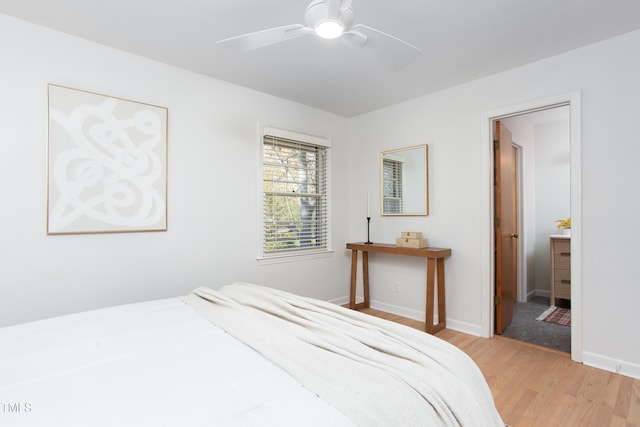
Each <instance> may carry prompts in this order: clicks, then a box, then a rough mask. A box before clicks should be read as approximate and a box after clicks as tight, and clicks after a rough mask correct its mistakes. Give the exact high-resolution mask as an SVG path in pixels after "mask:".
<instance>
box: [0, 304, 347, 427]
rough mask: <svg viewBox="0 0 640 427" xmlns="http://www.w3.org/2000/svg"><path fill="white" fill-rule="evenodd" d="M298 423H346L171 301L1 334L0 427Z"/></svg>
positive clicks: (71, 317)
mask: <svg viewBox="0 0 640 427" xmlns="http://www.w3.org/2000/svg"><path fill="white" fill-rule="evenodd" d="M301 420H304V421H303V422H301ZM301 425H304V426H323V427H324V426H353V423H352V422H351V421H350V420H349V419H348V418H347V417H346V416H345V415H343V414H342V413H341V412H339V411H338V410H336V409H335V408H334V407H333V406H331V405H329V404H328V403H326V402H324V401H323V400H321V399H320V398H318V397H317V396H316V395H315V394H314V393H312V392H310V391H309V390H307V389H305V388H304V387H302V386H301V385H300V384H299V383H298V382H297V381H295V380H294V379H293V378H292V377H290V376H289V375H288V374H287V373H285V372H284V371H282V370H281V369H280V368H278V367H276V366H275V365H273V364H272V363H270V362H268V361H267V360H266V359H264V358H263V357H262V356H260V355H259V354H257V353H256V352H255V351H254V350H252V349H250V348H249V347H247V346H246V345H244V344H242V343H240V342H239V341H237V340H236V339H234V338H232V337H231V336H229V335H228V334H227V333H226V332H224V331H222V330H221V329H219V328H217V327H215V326H213V325H212V324H211V323H210V322H209V321H207V320H205V319H204V318H203V317H202V316H200V315H199V314H198V313H196V312H195V311H194V310H193V309H192V308H191V307H190V306H188V305H186V304H185V303H183V302H182V301H181V299H179V298H175V299H167V300H159V301H151V302H145V303H140V304H130V305H124V306H118V307H111V308H107V309H101V310H95V311H90V312H85V313H79V314H75V315H69V316H64V317H59V318H54V319H48V320H44V321H38V322H32V323H27V324H23V325H18V326H11V327H6V328H2V329H0V426H38V427H39V426H61V427H73V426H82V427H86V426H136V427H142V426H155V427H159V426H296V427H298V426H301Z"/></svg>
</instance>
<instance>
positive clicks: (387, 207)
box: [382, 158, 403, 213]
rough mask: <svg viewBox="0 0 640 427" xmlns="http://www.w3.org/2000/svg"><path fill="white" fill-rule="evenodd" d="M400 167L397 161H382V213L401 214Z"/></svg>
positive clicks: (399, 162) (401, 165) (400, 164)
mask: <svg viewBox="0 0 640 427" xmlns="http://www.w3.org/2000/svg"><path fill="white" fill-rule="evenodd" d="M402 167H403V164H402V162H401V161H399V160H393V159H388V158H385V159H384V160H383V161H382V173H383V174H384V179H383V180H382V182H383V183H384V188H383V204H384V206H383V210H382V211H383V212H385V213H402V212H403V207H402V205H403V191H402Z"/></svg>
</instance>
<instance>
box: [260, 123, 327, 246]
mask: <svg viewBox="0 0 640 427" xmlns="http://www.w3.org/2000/svg"><path fill="white" fill-rule="evenodd" d="M262 162H263V164H262V171H263V196H264V199H263V242H262V243H263V247H262V252H263V256H265V257H269V256H281V255H286V254H299V253H303V252H308V251H321V250H327V248H328V246H327V238H328V227H327V222H328V221H327V147H325V146H322V145H315V144H310V143H306V142H300V141H295V140H291V139H286V138H281V137H275V136H271V135H265V136H264V137H263V157H262Z"/></svg>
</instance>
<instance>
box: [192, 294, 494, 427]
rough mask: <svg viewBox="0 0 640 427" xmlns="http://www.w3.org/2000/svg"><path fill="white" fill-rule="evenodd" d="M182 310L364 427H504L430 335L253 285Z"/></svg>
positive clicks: (474, 377) (468, 370)
mask: <svg viewBox="0 0 640 427" xmlns="http://www.w3.org/2000/svg"><path fill="white" fill-rule="evenodd" d="M185 301H186V302H187V303H188V304H190V305H191V306H193V307H194V308H195V309H196V310H197V311H198V312H200V313H201V314H202V315H203V316H205V317H206V318H207V319H209V320H210V321H211V322H212V323H213V324H215V325H217V326H218V327H220V328H222V329H224V330H226V331H227V332H228V333H229V334H231V335H232V336H234V337H235V338H237V339H238V340H240V341H242V342H244V343H246V344H247V345H249V346H250V347H252V348H253V349H255V350H256V351H257V352H259V353H260V354H262V355H263V356H264V357H265V358H267V359H268V360H270V361H271V362H272V363H274V364H276V365H278V366H280V367H281V368H282V369H284V370H285V371H287V372H288V373H289V374H290V375H292V376H293V377H294V378H296V379H297V380H298V381H299V382H300V383H301V384H303V385H304V386H305V387H306V388H308V389H310V390H312V391H313V392H315V393H316V394H318V395H319V396H320V397H321V398H322V399H324V400H325V401H327V402H329V403H330V404H332V405H333V406H335V407H336V408H338V409H339V410H341V411H342V412H343V413H345V414H346V415H347V416H349V417H350V418H351V419H352V420H353V421H354V422H355V423H356V424H357V425H360V426H384V427H390V426H460V425H462V426H474V427H479V426H504V424H503V423H502V421H501V419H500V416H499V415H498V413H497V411H496V409H495V405H494V402H493V398H492V396H491V392H490V390H489V387H488V386H487V383H486V381H485V380H484V378H483V376H482V373H481V372H480V370H479V369H478V367H477V366H476V365H475V363H474V362H473V361H472V360H471V359H470V358H469V357H468V356H467V355H466V354H464V353H463V352H462V351H460V350H459V349H457V348H456V347H454V346H452V345H450V344H448V343H446V342H444V341H442V340H440V339H439V338H436V337H433V336H431V335H428V334H426V333H424V332H420V331H418V330H414V329H412V328H408V327H405V326H402V325H398V324H395V323H392V322H389V321H386V320H383V319H378V318H375V317H371V316H368V315H365V314H363V313H359V312H357V311H353V310H348V309H345V308H343V307H339V306H337V305H334V304H331V303H326V302H322V301H318V300H314V299H310V298H304V297H299V296H296V295H293V294H290V293H287V292H283V291H278V290H275V289H271V288H266V287H262V286H257V285H251V284H246V283H235V284H233V285H229V286H226V287H223V288H222V289H221V290H220V291H214V290H212V289H208V288H199V289H197V290H195V291H194V292H193V293H192V294H190V295H188V296H186V297H185Z"/></svg>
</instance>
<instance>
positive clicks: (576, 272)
mask: <svg viewBox="0 0 640 427" xmlns="http://www.w3.org/2000/svg"><path fill="white" fill-rule="evenodd" d="M561 105H568V106H569V117H570V118H569V120H570V147H571V358H572V359H573V360H575V361H577V362H582V358H583V355H582V347H583V343H582V169H581V166H582V162H581V158H582V155H581V147H582V139H581V138H582V137H581V99H580V91H575V92H571V93H567V94H561V95H556V96H549V97H546V98H542V99H538V100H535V101H529V102H524V103H522V104H517V105H511V106H507V107H503V108H499V109H497V110H494V111H488V112H485V113H483V114H482V123H481V129H482V138H481V141H482V144H483V147H482V150H481V163H482V206H481V208H482V235H481V239H482V266H481V267H482V278H481V282H482V284H481V286H482V290H481V304H482V307H481V313H482V319H481V320H482V323H481V334H482V336H483V337H487V338H488V337H492V336H493V335H494V331H495V320H494V319H495V317H494V316H495V306H494V305H493V295H494V294H495V271H494V270H495V269H494V265H495V264H494V261H495V260H494V258H495V256H494V252H493V248H494V221H493V215H494V214H493V207H494V195H493V131H492V126H491V125H492V123H493V121H494V120H497V119H501V118H506V117H512V116H515V115H519V114H524V113H530V112H534V111H537V110H543V109H548V108H550V107H553V106H561Z"/></svg>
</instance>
